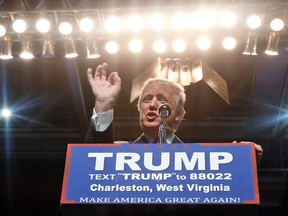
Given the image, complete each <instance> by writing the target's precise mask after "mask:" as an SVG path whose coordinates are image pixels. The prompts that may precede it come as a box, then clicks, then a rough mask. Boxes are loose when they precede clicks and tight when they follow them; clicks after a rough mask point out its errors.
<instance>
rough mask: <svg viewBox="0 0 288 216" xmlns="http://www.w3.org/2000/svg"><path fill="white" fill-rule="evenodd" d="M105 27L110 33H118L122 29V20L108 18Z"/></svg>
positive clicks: (112, 17)
mask: <svg viewBox="0 0 288 216" xmlns="http://www.w3.org/2000/svg"><path fill="white" fill-rule="evenodd" d="M104 26H105V29H106V31H108V32H114V33H115V32H118V31H119V29H120V20H119V19H118V18H117V17H114V16H111V17H108V18H107V20H106V21H105V24H104Z"/></svg>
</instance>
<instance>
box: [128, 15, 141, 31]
mask: <svg viewBox="0 0 288 216" xmlns="http://www.w3.org/2000/svg"><path fill="white" fill-rule="evenodd" d="M142 26H143V21H142V19H141V18H140V17H139V16H136V15H134V16H130V17H129V18H128V28H129V30H130V31H132V32H138V31H140V29H141V28H142Z"/></svg>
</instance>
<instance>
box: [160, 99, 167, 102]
mask: <svg viewBox="0 0 288 216" xmlns="http://www.w3.org/2000/svg"><path fill="white" fill-rule="evenodd" d="M159 102H160V103H167V102H168V101H167V100H165V99H160V100H159Z"/></svg>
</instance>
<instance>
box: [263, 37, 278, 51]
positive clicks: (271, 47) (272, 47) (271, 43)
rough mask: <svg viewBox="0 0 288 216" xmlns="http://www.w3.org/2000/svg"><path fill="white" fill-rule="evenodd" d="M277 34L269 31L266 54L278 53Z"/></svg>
mask: <svg viewBox="0 0 288 216" xmlns="http://www.w3.org/2000/svg"><path fill="white" fill-rule="evenodd" d="M278 42H279V35H278V34H277V33H276V32H271V33H270V35H269V40H268V45H267V48H266V50H265V54H267V55H278Z"/></svg>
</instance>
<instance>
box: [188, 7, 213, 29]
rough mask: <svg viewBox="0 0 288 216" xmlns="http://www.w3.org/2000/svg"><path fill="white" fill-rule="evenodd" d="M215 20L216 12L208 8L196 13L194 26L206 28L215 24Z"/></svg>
mask: <svg viewBox="0 0 288 216" xmlns="http://www.w3.org/2000/svg"><path fill="white" fill-rule="evenodd" d="M214 20H215V15H214V13H212V12H211V11H207V10H200V11H198V12H197V13H195V15H194V17H193V23H192V24H193V25H192V27H194V28H195V27H196V28H199V29H204V30H206V29H208V28H209V27H211V26H212V25H213V22H214Z"/></svg>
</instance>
